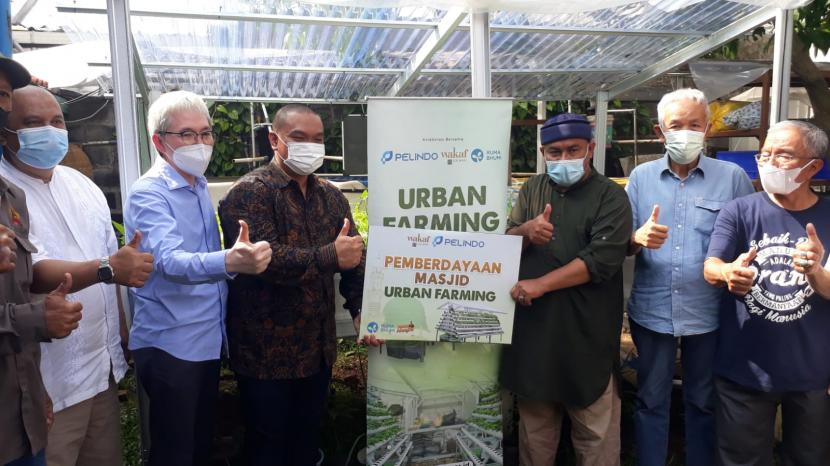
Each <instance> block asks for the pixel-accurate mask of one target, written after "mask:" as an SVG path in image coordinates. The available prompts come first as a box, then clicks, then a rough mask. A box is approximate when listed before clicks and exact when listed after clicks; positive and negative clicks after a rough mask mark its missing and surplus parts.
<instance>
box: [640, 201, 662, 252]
mask: <svg viewBox="0 0 830 466" xmlns="http://www.w3.org/2000/svg"><path fill="white" fill-rule="evenodd" d="M659 215H660V206H659V205H658V204H655V205H654V208H653V209H651V215H650V216H649V217H648V220H647V221H646V223H644V224H643V226H641V227H640V228H638V229H637V231H635V232H634V242H635V243H636V244H638V245H640V246H642V247H644V248H649V249H660V246H662V245H663V243H665V242H666V239H667V238H668V237H669V227H667V226H666V225H660V224H659V223H657V217H658V216H659Z"/></svg>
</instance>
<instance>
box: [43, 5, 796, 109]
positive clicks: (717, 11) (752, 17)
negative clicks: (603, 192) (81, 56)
mask: <svg viewBox="0 0 830 466" xmlns="http://www.w3.org/2000/svg"><path fill="white" fill-rule="evenodd" d="M41 1H46V0H41ZM794 1H795V2H796V3H803V2H798V1H797V0H794ZM598 2H605V3H604V4H607V5H611V6H609V7H607V8H601V9H596V5H600V3H598ZM327 3H328V4H326V3H323V2H320V3H317V2H312V3H303V2H285V1H284V2H273V1H264V0H259V1H241V0H179V1H176V2H169V1H166V2H165V1H161V0H132V1H131V2H130V9H131V29H132V35H133V38H134V42H135V50H136V51H137V55H138V61H139V62H140V66H139V67H138V69H139V73H138V74H137V81H138V82H139V88H141V87H142V86H144V87H145V88H144V91H145V92H146V91H149V92H153V91H156V92H164V91H167V90H170V89H173V88H182V89H187V90H191V91H193V92H196V93H199V94H201V95H204V96H207V97H212V98H222V99H228V100H257V101H266V100H300V101H307V102H309V101H318V100H319V101H331V102H340V101H342V102H347V101H362V100H364V99H365V98H367V97H369V96H419V97H463V96H470V95H471V94H472V79H471V69H472V68H473V66H471V61H472V60H471V55H472V54H471V40H470V36H471V19H470V18H471V16H472V14H470V13H469V12H470V11H471V10H470V8H465V7H463V6H462V5H463V1H461V0H458V1H457V2H455V3H457V6H454V2H453V0H445V1H444V2H442V3H438V4H437V5H438V6H441V7H443V8H439V7H436V6H411V5H410V4H408V3H406V2H395V1H391V0H375V1H374V2H373V1H371V0H370V1H367V2H362V3H359V2H338V1H337V0H331V1H329V2H327ZM332 3H333V4H332ZM338 3H340V4H338ZM346 3H349V4H355V3H359V4H361V5H364V6H346ZM418 3H419V4H420V5H435V3H434V2H432V3H431V2H430V1H429V0H427V1H423V2H418ZM491 3H493V2H491ZM495 3H498V2H495ZM526 3H530V4H532V7H531V8H524V4H526ZM558 3H560V2H541V1H536V2H534V1H525V2H515V4H516V5H518V6H517V8H519V9H520V10H522V11H503V10H493V9H492V8H491V9H490V10H489V11H490V12H489V15H488V19H489V38H490V41H489V58H490V63H489V66H490V68H489V69H490V73H491V74H490V76H491V78H490V79H491V93H492V96H494V97H510V98H520V99H532V100H559V99H577V98H594V97H596V95H597V92H599V91H609V95H610V96H611V97H614V96H617V95H620V94H622V93H624V92H625V91H627V90H629V89H631V88H633V87H635V86H637V85H639V84H642V83H644V82H646V81H648V80H649V79H651V78H654V77H656V76H658V75H660V74H662V73H664V72H666V71H669V70H671V69H673V68H675V67H677V66H678V65H680V64H682V63H684V62H686V61H688V60H690V59H692V58H695V57H697V56H699V55H701V54H703V53H705V52H706V51H708V50H710V49H712V48H713V47H716V46H718V45H719V44H722V43H724V42H726V41H728V40H731V39H732V38H734V37H737V36H738V35H740V34H742V33H744V32H746V31H748V30H751V29H753V28H754V27H756V26H758V25H760V24H763V23H765V22H767V21H769V20H770V19H772V18H773V17H774V16H775V14H776V11H777V10H776V8H775V7H776V6H781V3H782V2H781V0H779V1H773V0H769V1H763V0H740V1H727V0H706V1H699V0H651V1H642V2H631V1H623V0H610V1H609V0H596V1H593V2H585V3H588V4H592V5H593V6H590V5H589V6H584V7H581V9H583V10H588V11H571V12H549V13H543V12H540V11H541V10H554V9H557V8H560V9H561V8H565V7H560V6H556V4H558ZM561 3H571V2H561ZM790 3H792V2H790ZM367 4H368V5H369V6H365V5H367ZM504 4H507V5H508V6H509V5H510V4H511V1H510V0H502V6H504ZM56 5H57V11H58V12H60V13H59V14H58V15H57V16H58V19H59V22H60V24H61V26H62V27H63V29H64V30H65V31H66V32H67V33H68V34H69V36H70V37H71V39H72V41H73V42H76V43H79V42H80V43H88V44H93V45H94V47H93V48H94V49H95V50H97V52H96V53H95V54H94V56H95V57H101V59H100V60H96V59H95V58H90V59H88V61H90V62H91V64H92V65H94V66H97V67H102V68H106V67H107V66H109V36H108V29H107V15H106V12H107V10H106V7H107V4H106V1H104V0H75V1H69V0H57V2H56ZM378 5H391V6H386V7H379V6H378ZM544 5H550V6H548V7H546V8H545V7H544ZM567 8H570V9H571V10H573V9H575V8H576V9H580V7H578V6H577V7H575V6H573V5H570V6H568V7H567ZM144 83H146V84H144Z"/></svg>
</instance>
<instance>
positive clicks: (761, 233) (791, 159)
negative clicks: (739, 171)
mask: <svg viewBox="0 0 830 466" xmlns="http://www.w3.org/2000/svg"><path fill="white" fill-rule="evenodd" d="M827 150H828V140H827V135H826V134H825V133H824V132H823V131H822V130H821V129H819V128H817V127H816V126H814V125H812V124H810V123H806V122H800V121H784V122H780V123H777V124H775V125H773V126H772V127H770V129H769V132H768V133H767V139H766V141H765V143H764V147H763V148H762V149H761V153H760V154H758V155H757V156H756V159H757V163H758V172H759V175H760V178H761V184H762V185H763V187H764V192H759V193H756V194H753V195H750V196H746V197H743V198H740V199H737V200H735V201H732V202H730V203H729V204H727V205H726V206H725V207H724V208H723V209H722V210H721V213H720V215H719V216H718V219H717V221H716V222H715V228H714V231H713V232H712V239H711V242H710V243H709V251H708V253H707V259H706V263H705V269H704V275H705V277H706V281H708V282H709V283H711V284H712V285H715V286H719V287H725V288H727V289H728V290H729V292H730V293H732V295H733V296H731V297H730V299H724V301H723V307H722V309H721V313H720V336H719V340H718V350H717V353H716V358H715V368H714V370H715V375H716V379H715V386H716V390H717V396H718V406H717V414H716V422H717V433H718V435H717V462H718V464H720V465H724V466H731V465H771V464H773V455H772V450H773V444H774V429H775V414H776V409H777V408H778V407H781V410H782V414H783V433H784V443H783V448H782V449H781V450H780V452H781V456H782V460H783V464H797V465H815V466H818V465H826V464H830V442H828V441H827V433H828V431H830V396H828V395H827V392H826V389H827V386H828V383H830V358H828V355H830V338H828V335H830V271H828V269H827V268H828V263H827V253H826V251H825V249H824V246H823V243H822V241H821V239H820V238H830V199H827V198H826V197H820V196H818V195H816V193H814V192H813V190H812V188H811V187H810V180H811V179H812V178H813V177H814V176H816V174H817V173H818V172H819V170H821V168H822V167H823V166H824V164H825V161H826V157H827Z"/></svg>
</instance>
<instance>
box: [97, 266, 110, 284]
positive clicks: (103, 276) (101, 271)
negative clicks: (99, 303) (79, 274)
mask: <svg viewBox="0 0 830 466" xmlns="http://www.w3.org/2000/svg"><path fill="white" fill-rule="evenodd" d="M98 280H100V281H102V282H104V283H107V282H109V281H111V280H112V268H110V267H99V268H98Z"/></svg>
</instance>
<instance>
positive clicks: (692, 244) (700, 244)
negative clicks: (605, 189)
mask: <svg viewBox="0 0 830 466" xmlns="http://www.w3.org/2000/svg"><path fill="white" fill-rule="evenodd" d="M626 192H627V193H628V198H629V201H630V202H631V212H632V215H633V216H634V229H637V228H640V227H641V226H642V225H643V223H645V222H646V220H648V218H649V216H650V215H651V211H652V208H653V207H654V205H655V204H658V205H659V206H660V215H659V217H658V218H657V223H659V224H661V225H666V226H668V227H669V236H668V239H667V240H666V242H665V243H663V245H662V246H661V247H660V248H659V249H647V248H643V249H642V250H641V251H640V253H639V254H637V258H636V265H635V269H634V285H633V287H632V289H631V297H630V298H629V301H628V316H629V318H631V319H632V320H634V321H635V322H637V323H638V324H640V325H642V326H643V327H646V328H648V329H650V330H652V331H655V332H658V333H664V334H669V335H675V336H682V335H699V334H702V333H707V332H711V331H714V330H716V329H717V328H718V302H719V300H720V297H721V290H720V289H718V288H714V287H712V286H710V285H709V284H708V283H706V281H705V280H704V279H703V261H704V260H705V259H706V250H707V248H708V247H709V238H710V236H711V234H712V229H713V227H714V224H715V218H716V217H717V216H718V212H720V210H721V208H722V207H723V206H724V205H726V203H727V202H729V201H731V200H733V199H735V198H738V197H741V196H745V195H747V194H751V193H753V192H755V190H754V189H753V188H752V182H751V181H750V180H749V177H747V175H746V173H744V171H743V170H742V169H741V168H740V167H739V166H738V165H736V164H734V163H732V162H724V161H721V160H715V159H712V158H709V157H706V156H705V155H701V157H700V161H699V162H698V164H697V167H695V168H694V169H693V170H691V171H690V172H689V175H688V176H687V177H686V179H683V180H681V179H680V178H679V177H678V176H677V175H676V174H675V173H673V172H672V171H671V169H670V168H669V158H668V156H664V157H663V158H661V159H658V160H654V161H651V162H648V163H644V164H642V165H639V166H637V167H636V168H635V169H634V170H633V171H632V172H631V176H630V177H629V179H628V186H627V187H626Z"/></svg>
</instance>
